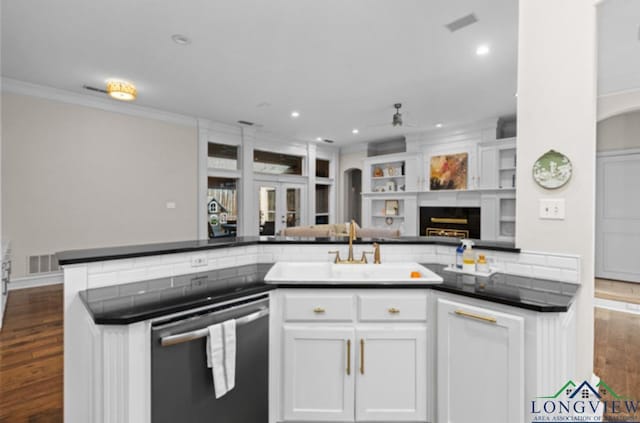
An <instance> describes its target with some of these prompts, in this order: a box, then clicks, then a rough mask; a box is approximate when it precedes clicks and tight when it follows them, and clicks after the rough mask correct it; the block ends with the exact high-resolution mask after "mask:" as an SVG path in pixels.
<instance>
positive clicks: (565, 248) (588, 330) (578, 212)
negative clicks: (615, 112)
mask: <svg viewBox="0 0 640 423" xmlns="http://www.w3.org/2000/svg"><path fill="white" fill-rule="evenodd" d="M594 3H595V2H594V1H592V0H561V1H559V0H520V20H519V48H518V170H517V211H516V245H517V246H518V247H520V248H522V249H526V250H533V251H545V252H555V253H569V254H578V255H580V257H581V266H580V280H581V284H582V286H581V288H580V290H579V293H578V297H577V310H576V311H577V322H578V326H577V329H578V333H577V342H578V345H579V346H580V348H579V349H578V356H577V357H576V370H577V373H576V375H575V379H579V378H584V379H587V380H588V378H590V376H591V373H592V369H593V342H594V338H593V284H594V280H593V278H594V233H595V228H594V214H595V156H596V155H595V153H596V126H595V125H596V7H595V5H594ZM568 23H569V25H568ZM569 29H570V30H569ZM549 149H555V150H557V151H560V152H562V153H564V154H566V155H567V156H568V157H569V158H570V159H571V161H572V163H573V170H574V172H573V176H572V178H571V180H570V181H569V183H568V184H567V185H566V186H565V187H563V188H561V189H558V190H555V191H548V190H544V189H542V188H540V187H539V186H538V185H536V183H535V182H534V181H533V179H532V178H531V168H532V166H533V163H534V162H535V161H536V159H537V158H538V157H540V156H541V155H542V154H543V153H545V152H546V151H547V150H549ZM541 198H564V199H565V201H566V219H565V220H559V221H548V220H541V219H539V218H538V210H539V200H540V199H541Z"/></svg>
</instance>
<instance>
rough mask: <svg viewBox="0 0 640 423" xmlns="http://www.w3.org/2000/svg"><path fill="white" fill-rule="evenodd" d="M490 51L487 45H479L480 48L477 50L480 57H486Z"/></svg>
mask: <svg viewBox="0 0 640 423" xmlns="http://www.w3.org/2000/svg"><path fill="white" fill-rule="evenodd" d="M490 51H491V50H490V49H489V46H488V45H486V44H482V45H479V46H478V48H476V54H477V55H478V56H486V55H487V54H489V52H490Z"/></svg>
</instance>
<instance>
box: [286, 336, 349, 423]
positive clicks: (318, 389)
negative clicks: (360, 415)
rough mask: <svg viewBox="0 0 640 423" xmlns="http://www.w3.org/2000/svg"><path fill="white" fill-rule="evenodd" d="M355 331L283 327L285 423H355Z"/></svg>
mask: <svg viewBox="0 0 640 423" xmlns="http://www.w3.org/2000/svg"><path fill="white" fill-rule="evenodd" d="M354 333H355V331H354V329H353V328H352V327H326V326H324V327H323V326H319V325H318V326H317V327H315V326H311V325H309V326H301V325H290V326H285V327H284V351H283V373H284V384H283V387H284V390H283V400H284V410H283V411H284V420H286V421H323V422H329V421H342V422H346V421H353V420H354V383H355V364H354V361H353V358H354V353H355V346H354V345H353V340H354Z"/></svg>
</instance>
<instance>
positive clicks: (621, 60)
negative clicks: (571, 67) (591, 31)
mask: <svg viewBox="0 0 640 423" xmlns="http://www.w3.org/2000/svg"><path fill="white" fill-rule="evenodd" d="M637 89H640V1H638V0H607V1H605V2H603V3H601V4H600V6H599V10H598V92H599V94H600V95H603V94H611V93H616V92H620V91H628V90H637Z"/></svg>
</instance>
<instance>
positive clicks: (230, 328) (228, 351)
mask: <svg viewBox="0 0 640 423" xmlns="http://www.w3.org/2000/svg"><path fill="white" fill-rule="evenodd" d="M222 331H223V332H224V370H225V373H226V376H227V391H230V390H232V389H233V388H234V387H235V386H236V321H235V320H227V321H226V322H224V323H223V324H222Z"/></svg>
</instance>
